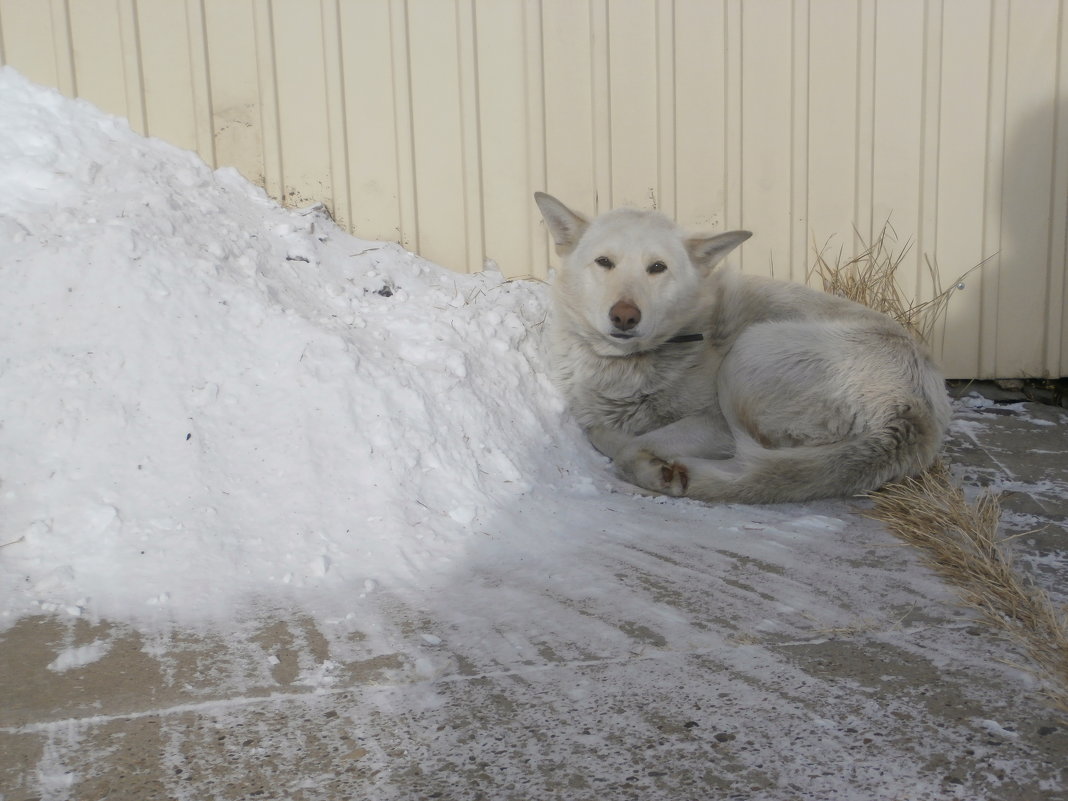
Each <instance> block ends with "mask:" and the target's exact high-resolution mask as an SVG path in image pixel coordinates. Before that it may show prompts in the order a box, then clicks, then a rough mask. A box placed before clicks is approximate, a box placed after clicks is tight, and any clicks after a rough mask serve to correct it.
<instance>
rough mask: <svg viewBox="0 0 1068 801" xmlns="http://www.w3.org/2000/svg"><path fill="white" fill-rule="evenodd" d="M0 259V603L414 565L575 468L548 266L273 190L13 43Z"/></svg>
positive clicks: (181, 612) (226, 608)
mask: <svg viewBox="0 0 1068 801" xmlns="http://www.w3.org/2000/svg"><path fill="white" fill-rule="evenodd" d="M0 280H2V285H3V288H4V291H3V293H2V294H0V332H2V336H0V526H2V528H0V546H2V547H0V571H2V572H0V624H4V625H6V624H9V623H10V622H11V621H13V620H14V619H15V618H16V617H17V616H19V615H21V614H25V613H28V612H33V611H40V610H45V611H53V610H65V611H67V612H69V613H72V614H87V615H90V616H93V617H96V616H103V617H111V618H118V619H124V618H130V617H133V618H140V617H146V616H148V617H151V615H152V614H153V610H156V611H155V614H157V615H162V616H163V617H164V618H166V617H173V618H177V619H181V620H187V621H188V620H195V619H198V618H201V617H216V616H224V617H225V616H226V615H227V614H229V613H230V612H231V611H232V610H233V608H234V606H235V605H239V604H241V603H243V602H245V601H248V600H249V599H250V598H252V597H254V596H257V595H259V596H271V597H278V594H279V593H280V592H297V593H300V592H313V591H314V592H319V591H321V592H322V593H326V594H329V593H332V592H336V591H337V590H339V589H344V590H346V591H347V592H350V593H353V592H354V590H353V588H356V589H358V590H360V591H367V590H369V589H373V588H374V587H375V586H377V585H379V584H380V583H381V582H383V581H385V582H401V583H403V582H405V581H418V580H420V576H421V575H423V574H424V573H426V572H427V571H430V572H433V571H434V570H437V569H441V568H442V566H443V565H447V564H448V563H449V562H450V560H454V559H456V558H458V557H460V556H461V555H462V553H463V550H464V547H465V542H467V541H468V540H469V538H471V537H484V536H485V535H486V534H491V535H496V534H498V533H499V532H497V531H496V530H495V529H494V525H495V517H496V515H497V512H498V510H500V509H502V508H504V507H507V506H508V505H509V504H510V503H511V502H512V501H513V500H514V499H516V498H518V497H520V496H522V495H524V494H530V493H532V492H560V491H568V488H569V487H576V488H577V490H575V491H577V492H582V488H583V487H586V488H587V489H588V488H589V487H591V486H592V482H593V480H594V479H593V476H594V475H595V474H596V472H595V470H596V466H595V463H594V462H593V461H592V459H593V457H592V456H591V455H590V453H589V451H588V448H587V447H586V446H585V445H583V443H582V441H581V437H580V436H579V435H578V432H577V430H576V429H575V428H574V427H573V425H572V424H571V423H570V422H568V418H567V417H566V414H565V412H564V409H563V407H562V404H561V401H560V399H559V397H558V395H557V394H556V392H555V391H554V390H553V388H552V387H551V386H550V384H549V382H548V381H547V379H546V377H545V370H544V365H543V363H542V355H541V346H540V337H541V328H542V323H543V321H544V319H545V316H546V311H547V308H546V293H545V291H544V287H542V286H541V285H538V284H533V283H526V282H523V283H520V282H506V281H504V279H503V277H502V276H501V275H500V274H499V273H497V272H494V271H487V272H485V273H483V274H480V275H475V276H463V275H458V274H455V273H452V272H448V271H446V270H444V269H442V268H440V267H437V266H435V265H433V264H430V263H428V262H426V261H424V260H422V259H420V258H418V257H416V256H414V255H412V254H410V253H407V252H405V251H403V250H402V249H401V248H399V247H398V246H396V245H393V244H385V243H376V242H367V241H362V240H359V239H355V238H353V237H351V236H349V235H348V234H346V233H344V232H342V231H341V230H339V229H338V228H337V227H336V226H334V225H333V224H332V223H331V222H330V221H329V220H328V219H327V218H326V217H325V216H323V214H321V213H319V212H316V211H315V210H305V211H303V212H293V211H287V210H284V209H281V208H279V207H278V206H277V205H276V204H275V203H274V202H273V201H271V200H269V199H268V198H267V197H266V196H265V195H264V194H263V192H262V191H261V190H259V189H257V188H255V187H253V186H252V185H251V184H249V183H248V182H247V181H245V180H244V179H243V178H241V177H240V176H239V175H238V174H237V173H235V172H233V171H231V170H225V169H224V170H219V171H217V172H213V171H212V170H211V169H210V168H208V167H207V166H206V165H205V164H204V163H203V162H201V161H200V160H199V159H198V158H197V157H196V156H195V155H194V154H192V153H188V152H185V151H180V150H177V149H175V148H173V147H171V146H169V145H166V144H165V143H162V142H160V141H158V140H151V139H145V138H142V137H140V136H138V135H136V134H134V133H133V132H131V131H130V130H129V128H128V127H127V126H126V124H125V123H124V122H122V121H120V120H117V119H115V118H111V117H108V116H106V115H103V114H101V113H100V112H98V111H97V110H95V109H94V108H93V107H91V106H89V105H88V104H85V103H82V102H76V101H71V100H68V99H65V98H63V97H61V96H60V95H59V94H57V93H55V92H53V91H50V90H46V89H42V88H39V87H36V86H34V85H32V84H30V83H28V82H27V81H25V80H24V79H23V78H21V77H20V76H19V75H17V74H16V73H15V72H13V71H12V70H10V69H2V70H0ZM591 466H593V469H591ZM535 488H538V489H535ZM535 528H536V527H535ZM528 536H537V533H536V531H533V532H532V533H530V534H529V535H528Z"/></svg>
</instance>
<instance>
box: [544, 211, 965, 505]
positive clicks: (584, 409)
mask: <svg viewBox="0 0 1068 801" xmlns="http://www.w3.org/2000/svg"><path fill="white" fill-rule="evenodd" d="M534 197H535V200H536V201H537V204H538V207H539V208H540V209H541V213H542V217H543V218H544V219H545V222H546V224H547V225H548V227H549V230H550V232H551V233H552V236H553V239H554V240H555V242H556V250H557V253H558V254H560V256H561V257H562V262H563V263H562V266H561V268H560V270H559V271H558V274H557V276H556V278H555V281H554V284H553V304H554V308H553V320H552V331H551V334H550V348H551V359H552V363H553V370H554V374H555V375H554V377H555V379H556V380H557V382H558V384H559V386H560V387H561V388H562V390H563V392H564V393H565V395H566V396H567V399H568V401H569V403H570V406H571V409H572V411H573V413H574V414H575V416H576V418H577V419H578V421H579V422H580V423H581V424H582V425H583V426H584V427H585V428H586V430H587V433H588V435H589V437H590V440H591V441H592V442H593V444H594V446H595V447H596V448H597V449H598V450H600V451H601V452H602V453H604V454H605V455H606V456H608V457H610V458H611V459H613V460H614V461H615V463H616V465H617V467H618V468H619V470H620V471H621V472H622V474H623V475H624V476H625V477H626V478H627V480H628V481H630V482H632V483H634V484H637V485H638V486H640V487H643V488H645V489H647V490H652V491H654V492H658V493H664V494H667V495H679V496H686V497H690V498H697V499H699V500H702V501H709V502H715V501H737V502H745V503H775V502H781V501H804V500H809V499H812V498H822V497H833V496H843V495H852V494H857V493H863V492H867V491H870V490H874V489H877V488H878V487H880V486H882V485H883V484H885V483H886V482H888V481H894V480H899V479H901V478H903V477H905V476H909V475H914V474H916V473H919V472H921V471H923V470H924V469H925V468H927V467H929V466H930V464H931V463H932V461H933V460H934V458H935V456H936V454H937V452H938V450H939V447H940V445H941V443H942V437H943V434H944V432H945V429H946V425H947V424H948V422H949V417H950V406H949V401H948V398H947V396H946V390H945V382H944V381H943V378H942V376H941V375H940V373H939V371H938V369H937V368H936V367H935V365H934V364H933V363H932V362H931V359H930V358H929V357H928V355H927V354H926V352H925V351H924V349H923V348H922V347H921V346H920V345H919V344H918V343H917V342H916V340H915V339H914V338H913V337H912V336H911V335H910V334H909V333H908V332H907V331H905V329H904V328H902V327H901V326H900V325H899V324H898V323H896V322H894V321H893V320H891V319H890V318H889V317H886V316H885V315H883V314H881V313H879V312H876V311H873V310H871V309H868V308H866V307H864V306H861V305H859V304H857V303H853V302H852V301H849V300H845V299H843V298H838V297H834V296H832V295H828V294H825V293H823V292H820V291H818V290H815V289H810V288H808V287H805V286H801V285H800V284H793V283H787V282H784V281H773V280H770V279H765V278H759V277H756V276H748V275H742V274H740V273H738V272H736V271H733V270H727V269H721V270H713V268H714V267H715V266H716V265H717V263H719V262H720V260H722V259H723V257H724V256H726V255H727V254H728V253H729V252H730V251H732V250H733V249H734V248H736V247H737V246H738V245H740V244H741V243H742V242H744V241H745V240H746V239H748V238H749V237H750V233H749V232H748V231H732V232H729V233H725V234H720V235H718V236H693V237H691V236H687V235H686V234H685V233H683V232H682V231H680V230H679V229H678V228H676V227H675V225H674V224H673V223H672V222H671V221H670V220H668V219H667V218H666V217H664V216H663V215H661V214H658V213H656V212H650V211H636V210H632V209H619V210H616V211H612V212H609V213H607V214H604V215H602V216H600V217H597V218H595V219H593V220H592V221H588V220H587V219H586V218H584V217H582V216H581V215H579V214H576V213H575V212H573V211H571V210H570V209H568V208H567V207H566V206H565V205H564V204H563V203H561V202H560V201H559V200H557V199H556V198H554V197H551V196H550V195H546V194H543V193H540V192H539V193H537V194H536V195H535V196H534Z"/></svg>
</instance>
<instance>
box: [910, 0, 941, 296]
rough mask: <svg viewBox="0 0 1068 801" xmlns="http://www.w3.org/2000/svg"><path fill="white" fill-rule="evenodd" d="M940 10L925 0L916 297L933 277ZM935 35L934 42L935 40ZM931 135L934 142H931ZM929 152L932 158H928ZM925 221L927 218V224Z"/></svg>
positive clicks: (936, 223)
mask: <svg viewBox="0 0 1068 801" xmlns="http://www.w3.org/2000/svg"><path fill="white" fill-rule="evenodd" d="M932 2H934V3H935V4H936V6H935V8H937V11H934V10H932ZM943 11H944V7H943V5H942V0H924V15H923V29H924V30H923V67H922V70H921V73H920V74H921V75H922V76H923V77H922V80H923V86H922V87H921V93H920V96H921V101H920V102H921V105H920V185H919V187H918V190H919V197H918V199H917V206H918V208H919V230H918V231H917V232H916V250H917V253H916V256H917V258H916V299H917V300H919V299H920V298H921V297H922V289H923V286H924V284H925V283H926V281H925V278H927V279H928V280H931V281H933V280H934V276H928V275H927V274H926V271H925V269H924V267H925V264H926V259H925V253H927V252H928V251H929V250H930V249H931V248H930V244H929V242H933V243H935V244H936V245H937V242H938V195H937V191H938V175H939V158H938V156H939V153H938V143H939V135H938V132H939V130H940V129H941V102H942V96H941V85H942V25H941V23H940V20H941V17H942V13H943ZM936 14H937V17H938V20H939V23H938V25H937V29H936V30H934V31H932V30H931V28H932V25H933V24H934V17H935V16H936ZM936 38H937V41H935V40H936ZM932 50H933V51H934V52H932ZM932 95H933V97H932ZM932 116H933V117H934V119H933V120H932V119H931V117H932ZM932 125H933V126H934V130H933V131H932V130H931V127H932ZM932 134H933V142H932V141H931V138H932V137H931V135H932ZM932 148H933V149H934V151H933V153H932V152H930V151H931V149H932ZM929 155H931V156H933V157H932V158H928V156H929ZM931 173H933V175H932V174H931ZM932 190H933V191H934V197H931V191H932ZM928 220H930V223H929V224H928ZM928 229H930V230H928ZM934 252H935V261H934V262H932V264H931V266H932V269H933V268H935V266H936V263H937V251H934ZM934 289H935V287H934V286H933V285H932V286H931V295H932V296H933V295H934Z"/></svg>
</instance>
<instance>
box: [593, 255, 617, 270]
mask: <svg viewBox="0 0 1068 801" xmlns="http://www.w3.org/2000/svg"><path fill="white" fill-rule="evenodd" d="M593 263H594V264H599V265H601V266H602V267H604V268H605V269H606V270H611V269H612V268H613V267H615V266H616V265H615V263H614V262H613V261H612V260H611V259H610V258H608V257H607V256H598V257H597V258H596V259H594V261H593Z"/></svg>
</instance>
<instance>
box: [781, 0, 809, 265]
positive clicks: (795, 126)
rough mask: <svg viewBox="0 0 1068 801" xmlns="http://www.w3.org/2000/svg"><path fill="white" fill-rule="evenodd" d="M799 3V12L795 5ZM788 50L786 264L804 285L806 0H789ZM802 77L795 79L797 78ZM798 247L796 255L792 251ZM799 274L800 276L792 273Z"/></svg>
mask: <svg viewBox="0 0 1068 801" xmlns="http://www.w3.org/2000/svg"><path fill="white" fill-rule="evenodd" d="M799 2H800V3H801V9H802V11H801V12H799V11H798V9H797V4H798V3H799ZM792 5H793V8H791V12H792V17H793V19H792V24H791V36H790V48H791V50H792V53H791V58H790V64H791V81H790V161H791V165H790V220H789V248H788V250H787V258H788V260H789V263H788V264H787V265H786V268H787V271H788V273H789V276H790V279H791V280H794V281H799V282H800V283H805V279H806V277H807V275H806V273H807V270H806V269H805V261H806V258H805V257H806V253H807V251H808V248H807V245H806V243H807V242H808V235H807V226H808V177H809V162H808V151H809V104H808V86H809V77H810V76H809V70H810V63H811V58H810V53H809V47H810V44H809V42H810V41H811V39H810V37H811V32H810V27H809V24H810V20H811V13H812V9H811V6H810V5H809V2H808V0H793V4H792ZM799 74H801V75H803V76H804V77H803V79H801V80H799V78H798V75H799ZM799 232H800V233H799ZM798 246H799V247H800V251H801V252H800V253H796V252H795V248H797V247H798ZM797 271H800V276H798V275H797V274H796V273H797Z"/></svg>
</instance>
